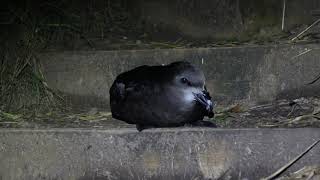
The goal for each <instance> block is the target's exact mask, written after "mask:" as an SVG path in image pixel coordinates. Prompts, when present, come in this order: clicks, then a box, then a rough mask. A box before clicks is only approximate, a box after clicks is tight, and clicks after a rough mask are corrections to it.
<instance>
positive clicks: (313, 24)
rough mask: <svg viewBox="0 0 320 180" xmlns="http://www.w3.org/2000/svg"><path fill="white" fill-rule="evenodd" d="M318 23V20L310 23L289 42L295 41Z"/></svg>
mask: <svg viewBox="0 0 320 180" xmlns="http://www.w3.org/2000/svg"><path fill="white" fill-rule="evenodd" d="M319 22H320V19H318V20H316V21H315V22H314V23H312V24H311V25H310V26H308V27H307V28H306V29H305V30H303V31H302V32H301V33H299V34H298V35H297V36H296V37H294V38H292V39H291V41H294V40H296V39H297V38H299V37H300V36H301V35H302V34H303V33H305V32H306V31H308V30H309V29H310V28H312V27H313V26H315V25H316V24H318V23H319Z"/></svg>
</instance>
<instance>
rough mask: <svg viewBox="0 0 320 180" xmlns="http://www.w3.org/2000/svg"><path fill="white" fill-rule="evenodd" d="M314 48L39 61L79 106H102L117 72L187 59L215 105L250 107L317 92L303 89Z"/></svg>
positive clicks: (314, 66)
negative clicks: (201, 74) (204, 80)
mask: <svg viewBox="0 0 320 180" xmlns="http://www.w3.org/2000/svg"><path fill="white" fill-rule="evenodd" d="M317 49H319V45H318V44H305V45H274V46H254V47H252V46H251V47H230V48H198V49H162V50H130V51H68V52H47V53H43V54H41V55H40V59H41V62H42V64H43V69H44V75H45V77H46V79H47V81H48V84H49V86H50V87H52V88H55V89H58V90H60V91H62V92H63V93H65V94H67V95H68V97H70V100H71V102H73V103H74V104H79V105H80V106H81V107H84V106H88V107H103V108H105V107H107V106H108V104H109V94H108V92H109V88H110V86H111V83H112V82H113V80H114V79H115V77H116V76H117V75H118V74H119V73H120V72H123V71H126V70H128V69H131V68H133V67H136V66H139V65H144V64H149V65H154V64H158V65H159V64H164V63H169V62H172V61H178V60H188V61H190V62H192V63H194V64H196V65H198V66H200V67H201V68H202V69H203V70H204V72H205V75H206V78H207V86H208V89H209V91H210V92H211V93H212V94H213V97H214V99H215V100H216V101H218V105H229V104H232V103H241V104H248V105H252V104H257V103H260V102H271V101H273V100H276V99H282V98H286V99H288V98H289V99H291V98H297V97H301V96H312V95H315V94H318V92H319V90H320V86H319V83H316V84H314V85H308V86H307V85H306V84H307V83H308V82H310V81H312V80H313V79H314V78H315V77H316V76H317V75H318V74H319V69H320V61H319V56H320V51H319V50H317ZM307 50H309V51H308V52H307V53H305V54H303V53H304V52H306V51H307ZM310 50H311V51H310ZM299 54H300V55H299ZM301 54H302V55H301Z"/></svg>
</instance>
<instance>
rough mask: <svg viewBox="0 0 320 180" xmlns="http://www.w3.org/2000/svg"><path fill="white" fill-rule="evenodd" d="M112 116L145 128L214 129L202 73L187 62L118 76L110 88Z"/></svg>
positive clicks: (152, 67)
mask: <svg viewBox="0 0 320 180" xmlns="http://www.w3.org/2000/svg"><path fill="white" fill-rule="evenodd" d="M109 93H110V106H111V113H112V117H113V118H115V119H119V120H122V121H125V122H127V123H129V124H136V127H137V129H138V130H139V131H142V130H143V129H146V128H156V127H178V126H183V125H185V124H188V125H191V126H210V127H215V124H214V123H211V122H209V121H203V118H204V116H208V117H210V118H211V117H213V116H214V113H213V111H212V109H213V104H212V101H211V97H210V95H209V92H208V91H207V89H206V86H205V77H204V74H203V72H202V71H201V70H200V69H199V68H197V67H195V66H194V65H192V64H191V63H189V62H186V61H178V62H173V63H171V64H168V65H163V66H147V65H144V66H139V67H137V68H134V69H132V70H130V71H127V72H124V73H122V74H120V75H118V76H117V78H116V79H115V81H114V82H113V84H112V86H111V88H110V91H109Z"/></svg>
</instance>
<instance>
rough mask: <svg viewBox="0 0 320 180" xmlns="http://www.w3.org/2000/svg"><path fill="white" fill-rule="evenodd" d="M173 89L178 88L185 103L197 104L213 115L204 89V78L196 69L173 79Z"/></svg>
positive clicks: (211, 105) (210, 103)
mask: <svg viewBox="0 0 320 180" xmlns="http://www.w3.org/2000/svg"><path fill="white" fill-rule="evenodd" d="M174 83H175V87H178V89H179V92H180V93H181V96H182V99H183V100H184V102H185V103H188V104H194V103H198V104H200V105H201V106H203V107H204V108H205V109H206V111H207V112H208V114H211V113H212V114H213V112H212V109H213V104H212V101H211V97H210V95H209V93H208V92H207V90H206V88H205V77H204V74H203V72H202V71H200V70H198V69H191V70H185V71H183V72H182V73H179V74H178V75H176V77H175V78H174Z"/></svg>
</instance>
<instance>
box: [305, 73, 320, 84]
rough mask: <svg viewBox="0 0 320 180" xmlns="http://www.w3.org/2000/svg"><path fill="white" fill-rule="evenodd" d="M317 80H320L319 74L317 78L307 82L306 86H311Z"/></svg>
mask: <svg viewBox="0 0 320 180" xmlns="http://www.w3.org/2000/svg"><path fill="white" fill-rule="evenodd" d="M319 79H320V73H319V74H318V75H317V77H316V78H315V79H314V80H313V81H311V82H309V83H308V84H307V85H310V84H313V83H315V82H317V81H318V80H319Z"/></svg>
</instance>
